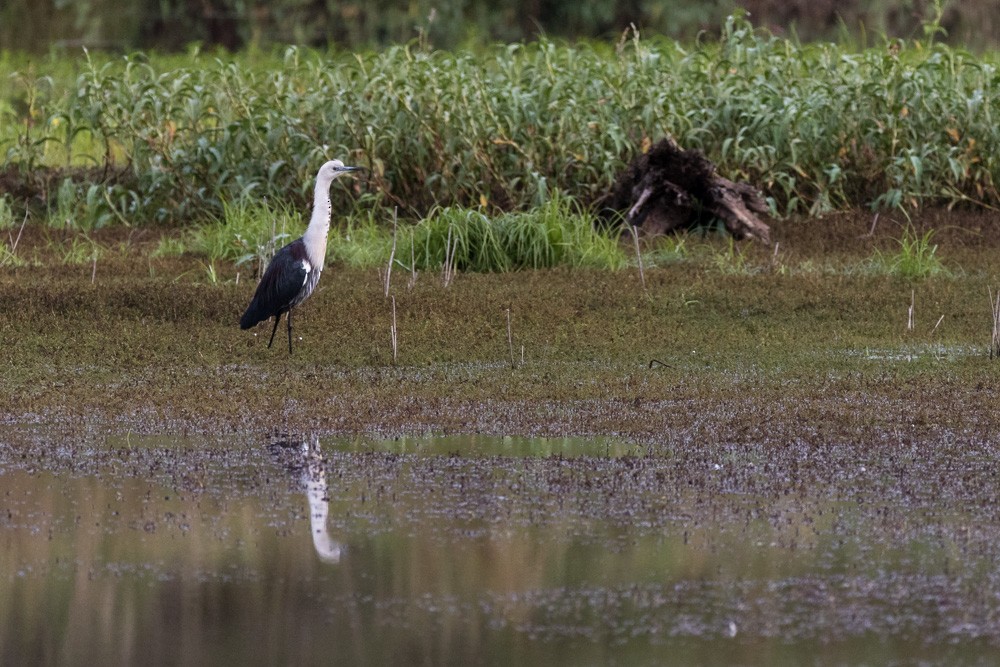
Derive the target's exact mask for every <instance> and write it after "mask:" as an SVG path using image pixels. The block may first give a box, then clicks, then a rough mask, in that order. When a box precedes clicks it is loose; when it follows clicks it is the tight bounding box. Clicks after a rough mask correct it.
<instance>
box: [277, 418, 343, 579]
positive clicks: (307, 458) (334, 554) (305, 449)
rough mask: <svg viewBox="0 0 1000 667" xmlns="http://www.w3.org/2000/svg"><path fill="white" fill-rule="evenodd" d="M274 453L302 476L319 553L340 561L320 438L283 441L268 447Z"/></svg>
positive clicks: (334, 561) (327, 560)
mask: <svg viewBox="0 0 1000 667" xmlns="http://www.w3.org/2000/svg"><path fill="white" fill-rule="evenodd" d="M268 449H270V450H271V454H272V455H273V456H274V457H275V458H276V459H278V460H279V461H280V462H281V463H282V464H284V466H285V467H286V468H288V470H289V471H290V472H292V473H293V474H296V475H298V478H299V481H300V483H301V484H302V486H303V487H305V490H306V498H308V499H309V529H310V532H312V539H313V546H314V547H315V548H316V555H318V556H319V558H320V560H322V561H323V562H326V563H339V562H340V555H341V553H342V552H343V548H344V547H343V545H342V544H341V543H340V542H338V541H337V540H335V539H333V537H331V535H330V530H329V528H328V527H327V524H326V518H327V515H328V514H329V511H330V497H329V486H328V485H327V481H326V465H325V464H326V461H325V460H324V459H323V453H322V451H320V448H319V438H317V437H316V436H312V437H311V438H310V439H309V440H308V441H307V440H306V439H304V438H303V439H302V440H296V439H287V440H280V441H278V442H275V443H273V444H271V445H269V446H268Z"/></svg>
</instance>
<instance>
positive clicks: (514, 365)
mask: <svg viewBox="0 0 1000 667" xmlns="http://www.w3.org/2000/svg"><path fill="white" fill-rule="evenodd" d="M507 347H508V348H510V367H511V369H515V368H517V363H516V362H515V361H514V337H513V336H511V333H510V308H508V309H507ZM521 356H522V357H523V356H524V348H523V347H522V348H521Z"/></svg>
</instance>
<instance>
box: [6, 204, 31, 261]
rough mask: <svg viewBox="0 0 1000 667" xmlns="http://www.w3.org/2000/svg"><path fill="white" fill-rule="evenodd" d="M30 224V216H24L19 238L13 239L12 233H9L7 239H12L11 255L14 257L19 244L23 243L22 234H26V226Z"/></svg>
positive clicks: (18, 232) (18, 231) (18, 233)
mask: <svg viewBox="0 0 1000 667" xmlns="http://www.w3.org/2000/svg"><path fill="white" fill-rule="evenodd" d="M27 222H28V214H27V213H25V214H24V220H22V221H21V228H20V229H19V230H17V238H16V239H15V238H12V237H11V235H10V232H7V238H8V239H10V254H11V256H12V257H13V255H14V253H16V252H17V244H18V243H20V242H21V234H22V233H23V232H24V225H25V224H27Z"/></svg>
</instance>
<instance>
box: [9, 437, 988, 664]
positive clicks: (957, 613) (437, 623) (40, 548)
mask: <svg viewBox="0 0 1000 667" xmlns="http://www.w3.org/2000/svg"><path fill="white" fill-rule="evenodd" d="M939 444H940V446H939V447H938V448H937V449H936V450H934V451H933V452H931V453H930V454H929V455H925V454H926V452H925V451H924V450H922V449H916V448H913V447H909V448H908V447H906V446H905V445H903V444H900V446H899V447H897V448H894V449H892V450H890V451H888V452H887V451H886V450H885V449H883V450H882V452H881V453H880V454H879V455H878V456H875V455H874V454H872V453H871V451H870V450H869V449H868V448H864V447H858V446H854V445H850V444H844V445H843V446H836V447H826V448H822V449H818V448H811V447H809V446H806V445H803V444H801V443H799V444H796V443H789V446H788V447H787V448H783V449H780V450H776V449H773V448H765V447H751V446H739V447H737V446H725V445H721V444H705V445H704V446H701V447H680V446H679V447H677V448H676V449H675V450H673V451H672V452H671V453H670V454H668V455H664V456H658V457H648V456H644V455H637V454H640V451H639V450H640V449H641V448H636V447H635V446H634V445H629V444H628V443H623V442H615V441H614V440H613V439H607V438H604V439H595V440H593V441H587V440H564V439H549V440H538V441H532V440H528V439H513V438H487V437H472V438H458V437H456V438H444V439H435V438H427V439H420V438H406V439H393V440H384V441H382V440H377V439H373V438H355V439H347V440H335V439H324V440H321V441H315V440H313V439H312V438H309V437H305V438H287V437H286V438H281V439H277V438H273V439H270V440H264V441H239V440H236V439H226V438H215V439H203V438H184V437H155V438H150V437H144V438H137V437H135V436H125V437H121V436H113V437H112V436H107V437H103V436H95V435H93V434H90V435H83V436H80V435H64V436H58V437H57V436H53V435H38V434H35V435H33V436H32V437H30V438H19V439H18V441H17V442H16V443H14V442H4V443H2V444H0V480H2V488H3V493H2V496H0V498H2V505H0V527H2V530H0V536H2V537H0V539H2V542H0V564H2V566H3V568H2V571H3V572H4V573H5V574H4V576H3V577H2V578H0V588H2V590H0V599H2V600H3V601H4V602H3V603H0V646H2V649H0V661H2V663H3V664H32V663H36V664H38V663H42V664H44V663H52V662H63V663H76V664H83V663H101V664H109V663H132V664H136V663H143V664H146V663H149V662H153V663H156V662H170V663H176V662H179V661H182V662H184V663H193V664H206V663H211V664H237V663H239V664H246V663H250V664H301V663H307V664H316V663H332V664H400V663H404V664H405V663H417V664H420V663H423V664H455V663H461V664H474V663H496V664H510V663H512V662H530V663H546V664H549V663H552V664H656V663H662V662H663V661H670V662H673V663H681V662H683V663H686V664H698V663H702V664H710V663H719V662H738V663H751V664H774V663H780V662H789V663H801V662H814V661H817V660H819V661H831V662H850V663H859V662H870V663H880V664H887V663H892V662H894V661H905V662H910V661H915V660H926V659H938V660H949V661H953V660H961V661H965V662H978V661H983V662H985V661H988V659H989V658H990V656H992V655H994V652H995V651H996V650H998V649H1000V570H998V567H997V566H998V562H1000V561H998V557H1000V548H998V547H997V545H998V544H1000V541H998V539H997V538H998V536H1000V531H998V526H1000V520H998V516H997V510H996V508H995V502H994V493H995V489H996V479H995V472H994V470H993V466H992V465H990V464H989V463H988V461H989V460H990V459H989V457H990V456H992V455H993V454H994V452H992V448H991V446H990V445H989V444H988V443H978V444H977V443H963V445H962V446H961V447H956V446H953V445H949V444H948V443H939ZM866 452H867V453H866Z"/></svg>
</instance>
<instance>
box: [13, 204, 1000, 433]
mask: <svg viewBox="0 0 1000 667" xmlns="http://www.w3.org/2000/svg"><path fill="white" fill-rule="evenodd" d="M918 222H919V223H920V224H922V225H925V226H926V228H934V229H935V230H937V231H936V236H935V242H936V243H938V244H939V256H940V257H941V258H942V260H943V261H944V264H945V267H946V268H947V272H946V273H945V274H942V275H939V276H935V277H933V278H928V279H923V280H906V279H900V278H895V277H892V276H890V275H885V274H884V273H879V272H878V271H873V270H871V269H870V268H866V266H867V265H866V264H865V262H866V261H867V259H868V258H870V257H871V256H872V254H873V253H874V252H876V251H877V250H883V251H888V250H891V249H892V248H893V247H894V246H895V245H898V243H897V242H896V240H895V239H896V238H898V235H899V233H900V229H901V226H900V223H899V221H894V220H892V219H890V217H888V216H883V217H882V219H880V220H879V221H878V223H877V224H876V225H875V231H874V234H873V235H871V236H868V233H869V231H870V229H871V223H872V218H871V217H870V216H868V215H855V216H843V217H842V218H838V219H832V220H828V221H824V223H823V226H822V231H820V232H816V231H814V230H815V229H816V227H810V226H808V223H807V222H805V221H799V222H786V223H782V224H781V225H780V226H778V227H776V229H775V240H776V241H777V242H778V244H779V245H778V252H777V254H776V255H775V254H773V253H772V252H771V251H768V250H764V249H759V248H754V247H752V246H748V247H745V248H744V249H743V250H742V251H741V252H743V253H744V254H742V255H738V256H734V255H733V253H732V250H731V246H728V245H727V242H726V241H724V240H720V239H713V238H707V239H706V238H700V237H690V238H689V239H688V244H689V253H688V255H687V256H686V257H684V258H682V259H681V260H679V261H672V262H667V263H662V264H661V265H660V266H653V267H649V268H648V269H647V276H646V279H647V288H646V289H645V290H643V288H642V286H641V284H640V282H639V277H638V275H637V273H636V272H634V271H623V272H619V273H612V272H596V271H585V270H573V271H570V270H551V271H537V272H520V273H511V274H502V275H501V274H495V275H472V274H470V275H460V276H458V277H457V278H456V279H455V280H454V282H453V283H452V284H451V286H449V287H447V288H446V287H444V286H443V285H442V281H441V277H440V276H438V275H434V274H427V273H425V274H421V275H419V276H418V279H417V282H416V284H415V285H414V286H413V287H412V288H409V287H408V286H407V280H406V277H405V276H398V275H397V276H396V280H395V281H394V283H393V288H392V293H393V295H395V297H396V318H397V322H396V324H397V330H398V340H399V347H398V355H397V359H396V361H395V363H393V358H392V349H391V344H390V327H391V326H392V305H391V302H390V301H389V300H387V299H386V298H385V296H384V294H383V284H382V281H381V279H380V277H379V275H378V274H377V272H376V271H374V270H370V271H360V270H347V269H343V268H342V267H331V268H330V269H329V270H328V271H327V272H326V273H324V276H323V280H322V282H321V285H320V288H319V290H318V291H317V293H316V294H315V295H314V296H313V298H312V299H311V300H310V301H309V302H308V303H307V304H305V305H304V306H303V307H302V308H301V312H300V313H299V314H298V317H297V318H296V324H297V328H296V334H297V335H298V336H300V337H301V340H300V341H298V342H297V344H296V354H295V356H294V357H291V358H289V356H288V355H287V353H283V351H282V350H280V349H278V348H275V349H272V350H268V349H267V348H266V340H267V335H268V333H269V330H265V329H267V327H265V326H264V325H261V327H260V328H258V329H256V330H253V331H250V332H241V331H240V330H239V329H238V327H237V326H236V321H237V319H238V316H239V313H240V312H241V311H242V309H243V307H244V306H245V304H246V301H247V300H248V298H249V295H250V293H251V292H252V289H253V285H252V283H251V282H248V281H247V280H246V278H245V277H242V278H241V279H240V282H239V283H236V282H235V280H236V274H237V273H238V271H239V269H238V268H237V267H220V268H219V271H218V275H217V276H216V278H217V281H218V282H216V283H213V282H211V281H209V279H208V275H207V273H206V270H205V267H204V264H203V263H202V262H201V261H199V260H198V259H196V258H195V259H179V260H178V259H173V260H158V259H154V258H151V257H150V256H149V248H150V247H152V245H153V242H154V241H155V238H148V237H144V238H138V239H131V241H130V242H131V243H132V244H133V247H132V252H130V253H128V254H126V255H123V256H108V257H107V258H105V259H102V261H101V263H99V264H98V266H97V270H96V273H95V272H94V271H93V267H92V266H91V265H89V264H88V265H82V266H72V265H70V266H63V265H55V264H53V265H47V266H42V267H23V268H18V269H7V270H5V272H4V273H3V275H2V277H0V309H2V315H3V317H2V321H0V336H2V337H3V339H4V340H5V341H7V350H6V353H5V360H4V382H3V383H2V386H0V419H2V420H3V421H5V422H7V423H23V422H29V423H30V422H34V423H45V424H52V423H55V424H60V425H63V426H66V427H69V428H90V427H99V428H111V429H114V430H122V431H126V430H131V431H135V432H157V431H167V432H172V433H176V432H185V431H190V432H233V431H235V432H242V433H262V432H268V431H270V430H271V429H275V428H279V429H284V428H291V429H313V430H315V431H317V432H320V433H367V432H372V433H385V434H394V433H420V432H426V431H432V432H442V433H455V432H469V433H472V432H483V433H497V434H543V435H567V434H620V435H623V436H627V437H629V438H633V439H635V440H636V441H642V442H659V443H663V442H669V441H672V440H674V441H676V440H679V439H680V440H683V439H697V438H703V437H711V438H718V439H724V440H730V441H759V440H760V439H762V438H763V439H766V440H773V441H775V442H787V440H788V439H789V438H803V439H807V440H810V441H817V442H820V441H823V442H828V441H840V440H845V439H847V440H853V441H879V440H882V439H885V438H888V437H893V438H896V439H900V438H917V439H920V438H924V437H931V436H936V435H938V434H941V433H948V432H961V433H971V434H980V435H983V436H985V435H987V434H990V433H993V432H995V431H996V429H997V427H998V426H1000V423H998V422H1000V417H998V416H997V413H996V412H995V411H993V410H991V409H989V408H988V404H989V401H990V397H991V396H993V394H994V392H995V390H996V387H997V382H998V379H997V378H998V377H1000V375H998V372H997V370H998V369H997V364H996V363H990V362H989V359H988V357H987V355H988V345H989V341H990V319H989V318H990V310H989V302H988V297H987V287H989V286H991V285H992V286H993V287H997V286H1000V273H998V268H997V267H998V264H997V263H996V261H995V258H996V256H997V251H998V249H997V241H996V239H997V235H996V234H994V233H993V231H994V230H993V227H991V226H990V225H993V223H992V221H991V220H990V219H989V218H988V216H978V215H976V216H966V217H962V218H959V217H956V216H954V215H951V216H948V215H944V214H934V215H932V216H929V217H928V218H927V219H926V220H924V221H918ZM948 223H952V224H948ZM817 224H818V223H817ZM993 226H994V227H995V225H993ZM923 228H924V227H921V228H920V229H923ZM26 242H27V243H31V242H32V241H31V240H30V239H29V240H28V241H26ZM35 242H36V243H40V242H42V240H41V239H39V238H36V239H35ZM92 276H93V278H94V281H93V282H91V277H92ZM911 305H912V306H913V318H912V319H913V325H912V328H908V327H909V322H910V316H909V312H908V311H909V309H910V307H911ZM508 308H509V309H510V313H511V337H512V343H513V345H509V344H508V340H507V320H506V312H507V309H508ZM511 348H513V357H514V359H513V364H512V361H511ZM654 360H655V362H654ZM651 362H654V363H652V364H651ZM890 434H891V435H890Z"/></svg>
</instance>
